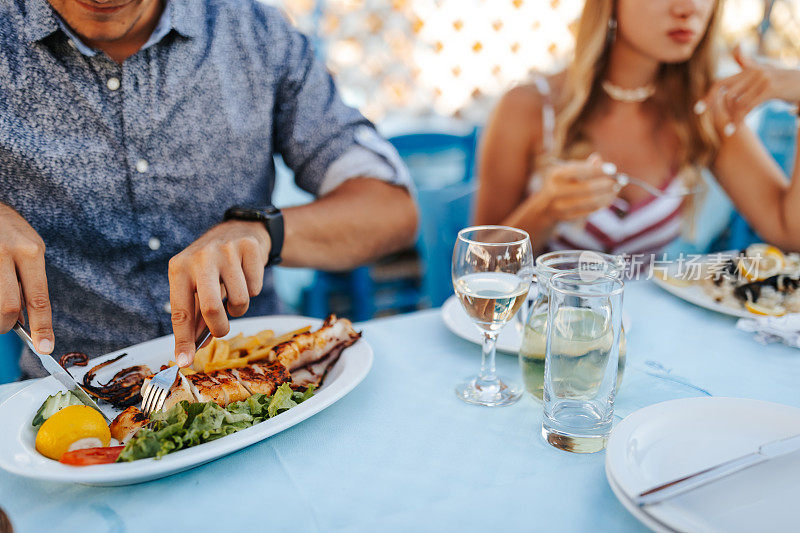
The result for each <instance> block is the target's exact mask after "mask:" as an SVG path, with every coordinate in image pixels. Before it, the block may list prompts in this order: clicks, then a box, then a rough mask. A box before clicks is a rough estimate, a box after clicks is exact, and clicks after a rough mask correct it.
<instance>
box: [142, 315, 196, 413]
mask: <svg viewBox="0 0 800 533" xmlns="http://www.w3.org/2000/svg"><path fill="white" fill-rule="evenodd" d="M210 336H211V332H210V331H209V330H208V326H206V327H205V328H203V331H202V332H200V336H199V337H197V341H196V342H195V343H194V349H195V350H199V349H200V347H201V346H202V345H203V344H205V342H206V341H207V340H208V338H209V337H210ZM179 370H180V367H179V366H178V365H173V366H171V367H169V368H165V369H164V370H162V371H161V372H159V373H158V374H156V375H155V376H153V378H152V379H151V380H150V383H148V384H146V385H145V386H143V387H142V391H141V394H142V413H144V415H145V416H147V417H149V416H150V415H151V414H153V413H155V412H156V411H160V410H161V408H162V407H164V402H165V401H166V400H167V396H168V395H169V389H170V388H172V384H173V383H175V378H176V377H178V371H179Z"/></svg>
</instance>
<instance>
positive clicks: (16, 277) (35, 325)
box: [0, 204, 55, 354]
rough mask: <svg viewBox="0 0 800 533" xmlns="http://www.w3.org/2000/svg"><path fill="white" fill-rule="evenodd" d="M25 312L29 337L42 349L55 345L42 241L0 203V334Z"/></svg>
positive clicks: (8, 208) (48, 349)
mask: <svg viewBox="0 0 800 533" xmlns="http://www.w3.org/2000/svg"><path fill="white" fill-rule="evenodd" d="M23 309H24V310H26V311H27V313H28V322H29V324H30V326H29V327H30V330H31V337H33V343H34V345H35V346H36V349H37V350H38V351H39V352H41V353H48V354H49V353H52V352H53V348H54V347H55V335H53V315H52V312H51V310H50V295H49V292H48V290H47V275H46V274H45V270H44V241H42V238H41V237H39V234H38V233H36V230H34V229H33V228H32V227H31V225H30V224H28V222H26V221H25V219H24V218H22V217H21V216H20V215H19V213H17V212H16V211H14V210H13V209H11V208H10V207H8V206H7V205H4V204H0V334H2V333H6V332H8V331H9V330H11V328H13V327H14V324H15V323H16V321H17V320H20V322H24V317H23V314H22V311H23Z"/></svg>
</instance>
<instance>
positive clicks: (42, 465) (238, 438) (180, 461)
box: [0, 316, 372, 485]
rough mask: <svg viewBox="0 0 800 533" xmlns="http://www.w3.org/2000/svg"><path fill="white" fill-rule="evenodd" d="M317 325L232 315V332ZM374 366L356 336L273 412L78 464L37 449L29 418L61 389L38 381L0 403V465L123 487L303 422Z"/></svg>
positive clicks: (160, 349) (168, 344) (160, 356)
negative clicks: (311, 382)
mask: <svg viewBox="0 0 800 533" xmlns="http://www.w3.org/2000/svg"><path fill="white" fill-rule="evenodd" d="M321 324H322V322H321V321H320V320H318V319H315V318H305V317H299V316H268V317H256V318H243V319H238V320H232V321H231V333H230V335H236V334H238V333H244V334H245V335H252V334H254V333H256V332H258V331H261V330H263V329H272V330H274V331H275V333H276V334H281V333H285V332H287V331H292V330H295V329H298V328H301V327H304V326H308V325H311V327H312V328H317V327H319V326H320V325H321ZM230 335H229V336H230ZM173 347H174V340H173V337H172V335H168V336H166V337H161V338H158V339H154V340H151V341H147V342H144V343H142V344H137V345H136V346H131V347H130V348H126V349H124V350H119V351H118V352H114V353H111V354H107V355H105V356H103V357H100V358H97V359H92V360H91V361H90V363H89V364H90V366H92V365H94V364H97V363H99V362H101V361H103V360H106V359H109V358H111V357H114V356H116V355H119V354H120V353H123V352H127V353H128V356H127V357H124V358H123V359H121V360H120V361H118V362H116V363H114V364H112V365H109V367H107V368H103V369H102V373H98V376H97V377H98V379H99V380H101V381H104V380H105V379H107V377H110V376H111V375H113V373H114V372H116V371H117V370H119V369H121V368H125V367H129V366H132V365H134V364H147V365H148V366H150V368H151V369H153V370H157V369H158V368H159V367H160V366H161V365H162V364H165V363H166V362H167V361H169V360H170V359H171V358H172V353H173ZM371 366H372V348H370V346H369V344H367V342H366V341H365V340H364V339H361V340H359V341H358V342H357V343H355V344H354V345H353V346H351V347H349V348H347V349H346V350H345V351H344V352H343V353H342V355H341V357H340V358H339V361H337V363H336V364H335V365H334V366H333V368H331V370H330V372H329V373H328V376H327V377H326V379H325V382H324V384H323V386H322V387H321V388H320V389H319V391H317V393H316V394H315V395H314V396H312V397H311V398H309V399H308V400H306V401H305V402H303V403H301V404H300V405H298V406H296V407H293V408H292V409H289V410H288V411H286V412H284V413H281V414H279V415H278V416H276V417H274V418H271V419H269V420H266V421H264V422H261V423H260V424H256V425H255V426H252V427H249V428H247V429H244V430H242V431H239V432H237V433H233V434H231V435H228V436H226V437H223V438H221V439H218V440H215V441H212V442H207V443H205V444H200V445H198V446H194V447H192V448H187V449H185V450H180V451H177V452H174V453H171V454H169V455H166V456H164V457H162V458H161V459H158V460H156V459H140V460H138V461H133V462H130V463H115V464H110V465H94V466H83V467H74V466H69V465H64V464H61V463H59V462H58V461H53V460H52V459H48V458H46V457H44V456H43V455H41V454H39V452H37V451H36V449H35V448H34V441H35V438H36V432H35V430H34V428H33V427H31V420H32V419H33V416H34V414H36V410H37V409H38V408H39V406H40V405H41V404H42V402H43V401H44V400H45V398H47V396H48V395H50V394H55V393H56V392H58V391H59V390H61V389H62V387H61V385H60V383H58V382H57V381H56V380H55V378H52V377H48V378H44V379H40V380H38V381H36V382H35V383H33V384H31V385H30V386H28V387H26V388H24V389H22V390H21V391H19V392H18V393H17V394H15V395H13V396H12V397H10V398H8V399H7V400H6V401H5V402H3V403H2V404H0V421H2V426H3V428H4V430H3V431H2V432H0V468H3V469H4V470H7V471H9V472H12V473H14V474H18V475H20V476H25V477H29V478H35V479H44V480H49V481H61V482H71V483H86V484H90V485H128V484H131V483H140V482H143V481H150V480H152V479H158V478H161V477H164V476H168V475H170V474H175V473H177V472H182V471H184V470H188V469H189V468H193V467H195V466H199V465H201V464H203V463H207V462H209V461H213V460H214V459H217V458H219V457H223V456H225V455H227V454H229V453H233V452H235V451H237V450H240V449H242V448H244V447H246V446H249V445H251V444H254V443H256V442H259V441H261V440H263V439H266V438H267V437H270V436H272V435H275V434H276V433H279V432H281V431H283V430H285V429H287V428H290V427H292V426H294V425H295V424H298V423H300V422H302V421H303V420H305V419H306V418H308V417H310V416H312V415H314V414H316V413H318V412H320V411H322V410H323V409H325V408H326V407H328V406H329V405H331V404H333V403H334V402H336V401H337V400H339V399H340V398H342V397H343V396H345V395H346V394H347V393H348V392H350V391H351V390H353V388H355V386H356V385H358V384H359V383H360V382H361V381H362V380H363V379H364V378H365V377H366V375H367V373H368V372H369V369H370V367H371ZM87 368H89V367H86V368H83V369H80V368H77V369H76V367H72V368H71V369H70V371H71V372H72V374H73V375H74V376H75V377H76V378H77V379H78V381H80V380H81V378H82V377H83V373H85V372H86V369H87ZM74 370H77V372H75V371H74ZM106 408H107V409H106ZM103 410H104V411H105V412H106V414H107V415H110V416H109V417H110V418H113V417H114V416H116V414H117V413H118V411H115V410H114V409H113V408H111V407H110V406H108V404H105V405H104V406H103Z"/></svg>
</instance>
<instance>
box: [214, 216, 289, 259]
mask: <svg viewBox="0 0 800 533" xmlns="http://www.w3.org/2000/svg"><path fill="white" fill-rule="evenodd" d="M223 220H244V221H248V222H261V223H262V224H264V227H265V228H266V230H267V233H268V234H269V239H270V249H269V258H268V260H267V266H274V265H277V264H280V262H281V252H282V251H283V235H284V230H283V213H281V210H280V209H278V208H277V207H275V206H273V205H269V206H266V207H263V208H253V207H244V206H233V207H231V208H229V209H228V210H227V211H225V216H224V219H223Z"/></svg>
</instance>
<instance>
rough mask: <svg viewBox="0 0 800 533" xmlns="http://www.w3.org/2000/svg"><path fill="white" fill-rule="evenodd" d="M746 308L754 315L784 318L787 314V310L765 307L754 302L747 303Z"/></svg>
mask: <svg viewBox="0 0 800 533" xmlns="http://www.w3.org/2000/svg"><path fill="white" fill-rule="evenodd" d="M744 308H745V309H747V310H748V311H750V312H751V313H753V314H754V315H761V316H783V315H785V314H786V309H784V308H783V307H775V308H770V307H764V306H763V305H758V304H757V303H754V302H745V304H744Z"/></svg>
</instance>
